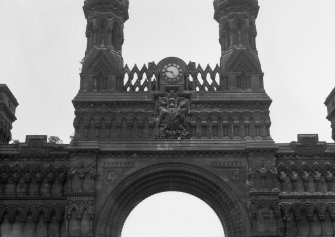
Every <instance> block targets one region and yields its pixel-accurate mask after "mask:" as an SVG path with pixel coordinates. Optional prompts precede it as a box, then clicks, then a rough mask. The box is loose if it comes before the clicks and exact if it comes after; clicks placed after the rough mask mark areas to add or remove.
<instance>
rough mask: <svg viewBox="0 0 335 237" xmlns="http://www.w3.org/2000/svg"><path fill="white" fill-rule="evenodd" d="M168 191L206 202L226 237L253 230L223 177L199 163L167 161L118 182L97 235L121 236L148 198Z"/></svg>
mask: <svg viewBox="0 0 335 237" xmlns="http://www.w3.org/2000/svg"><path fill="white" fill-rule="evenodd" d="M165 191H179V192H184V193H188V194H191V195H193V196H196V197H198V198H200V199H201V200H203V201H204V202H206V203H207V204H208V205H209V206H210V207H211V208H212V209H213V211H214V212H215V213H216V215H217V216H218V218H219V219H220V222H221V224H222V227H223V229H224V232H225V235H226V237H235V236H243V235H246V234H247V233H249V230H250V228H249V224H248V223H250V221H249V218H248V215H247V212H246V210H245V208H244V207H243V205H242V203H241V200H240V199H239V198H238V197H237V195H236V194H235V193H234V191H233V189H232V188H231V187H229V186H228V185H227V184H226V183H225V182H224V181H223V180H222V179H220V178H219V177H217V176H215V175H213V174H211V173H209V172H208V171H206V170H204V169H202V168H199V167H196V166H192V165H188V164H182V163H166V164H159V165H154V166H150V167H147V168H144V169H142V170H139V171H137V172H136V173H134V174H132V175H130V176H129V177H127V178H125V179H124V180H123V181H121V182H120V183H119V184H118V185H117V187H116V188H115V189H114V190H113V191H112V192H111V193H110V194H109V198H108V200H107V201H106V203H105V204H104V206H103V208H102V211H101V214H100V216H97V226H96V236H97V237H121V231H122V228H123V225H124V223H125V220H126V219H127V217H128V215H129V214H130V213H131V211H132V210H133V209H134V208H135V207H136V206H137V205H138V204H139V203H140V202H142V201H143V200H144V199H146V198H147V197H150V196H151V195H154V194H157V193H161V192H165Z"/></svg>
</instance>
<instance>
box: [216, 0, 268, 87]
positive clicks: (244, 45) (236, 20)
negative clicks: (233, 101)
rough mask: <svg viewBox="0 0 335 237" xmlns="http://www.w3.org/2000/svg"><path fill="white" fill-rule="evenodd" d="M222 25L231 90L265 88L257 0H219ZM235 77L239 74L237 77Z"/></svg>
mask: <svg viewBox="0 0 335 237" xmlns="http://www.w3.org/2000/svg"><path fill="white" fill-rule="evenodd" d="M214 8H215V15H214V18H215V20H216V21H217V22H218V23H219V24H220V44H221V63H220V66H221V70H222V72H223V73H225V74H226V76H227V77H228V81H229V89H251V90H253V91H257V90H262V89H263V81H262V80H263V73H262V68H261V64H260V62H259V58H258V53H257V47H256V36H257V31H256V24H255V21H256V18H257V15H258V10H259V6H258V1H257V0H215V1H214ZM233 74H235V75H233Z"/></svg>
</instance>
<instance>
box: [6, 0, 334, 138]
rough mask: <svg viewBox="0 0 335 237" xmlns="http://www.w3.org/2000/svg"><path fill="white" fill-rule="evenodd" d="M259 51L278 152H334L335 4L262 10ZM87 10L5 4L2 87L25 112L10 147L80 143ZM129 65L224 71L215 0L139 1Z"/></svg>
mask: <svg viewBox="0 0 335 237" xmlns="http://www.w3.org/2000/svg"><path fill="white" fill-rule="evenodd" d="M259 4H260V7H261V9H260V13H259V17H258V20H257V29H258V38H257V45H258V51H259V57H260V60H261V63H262V68H263V71H264V73H265V77H264V82H265V88H266V91H267V93H268V94H269V96H270V97H271V98H272V99H273V104H272V106H271V108H270V111H271V114H270V115H271V119H272V128H271V134H272V137H273V139H274V140H275V141H276V142H291V141H295V140H296V137H297V134H299V133H318V134H319V137H320V140H322V141H328V142H331V129H330V123H329V122H328V121H327V120H326V115H327V114H326V108H325V106H324V104H323V103H324V101H325V99H326V97H327V95H328V94H329V93H330V91H331V90H332V88H333V87H334V86H335V83H334V66H335V61H334V57H335V14H334V9H335V1H334V0H318V1H317V0H259ZM82 5H83V1H82V0H71V1H69V0H15V1H14V0H0V29H1V36H0V65H1V80H0V83H5V84H7V85H8V86H9V88H10V89H11V91H12V92H13V94H14V95H15V96H16V98H17V100H18V102H19V103H20V105H19V107H18V109H17V118H18V120H17V121H16V122H15V123H14V124H13V126H14V129H13V138H15V139H19V140H20V141H24V140H25V135H27V134H33V135H36V134H46V135H49V136H50V135H56V136H59V137H60V138H61V139H63V140H64V142H66V143H67V142H69V136H70V135H72V134H73V126H72V122H73V118H74V113H73V111H74V109H73V106H72V103H71V100H72V99H73V98H74V96H75V95H76V93H77V92H78V88H79V70H80V63H79V62H80V60H81V59H82V58H83V56H84V50H85V47H86V39H85V27H86V22H85V18H84V15H83V12H82ZM129 14H130V20H129V21H127V23H126V24H125V44H124V47H123V55H124V60H125V63H128V64H129V65H133V64H135V63H137V64H138V65H143V64H144V63H148V62H151V61H155V62H159V61H160V60H161V59H163V58H165V57H168V56H176V57H180V58H181V59H183V60H184V61H186V62H189V61H194V62H196V63H200V64H202V65H203V66H206V65H207V64H208V63H209V64H211V65H212V66H214V65H215V64H216V63H218V62H219V58H220V45H219V42H218V37H219V27H218V24H217V23H216V22H215V20H214V19H213V14H214V10H213V4H212V1H211V0H132V1H130V10H129Z"/></svg>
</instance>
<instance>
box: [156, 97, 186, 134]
mask: <svg viewBox="0 0 335 237" xmlns="http://www.w3.org/2000/svg"><path fill="white" fill-rule="evenodd" d="M155 112H156V119H155V134H154V136H155V138H157V139H189V138H190V137H191V135H190V132H189V127H190V126H189V125H190V102H189V100H188V99H186V98H184V97H178V96H177V95H176V94H175V92H174V91H171V92H170V93H169V94H168V95H167V96H166V97H159V99H158V100H157V102H156V108H155Z"/></svg>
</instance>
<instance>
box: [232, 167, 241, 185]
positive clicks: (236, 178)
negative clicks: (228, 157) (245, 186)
mask: <svg viewBox="0 0 335 237" xmlns="http://www.w3.org/2000/svg"><path fill="white" fill-rule="evenodd" d="M229 178H230V180H231V181H233V182H234V183H237V182H238V181H240V169H231V170H230V171H229Z"/></svg>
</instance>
